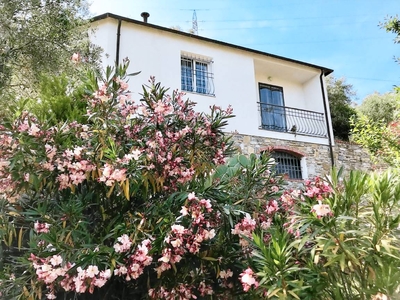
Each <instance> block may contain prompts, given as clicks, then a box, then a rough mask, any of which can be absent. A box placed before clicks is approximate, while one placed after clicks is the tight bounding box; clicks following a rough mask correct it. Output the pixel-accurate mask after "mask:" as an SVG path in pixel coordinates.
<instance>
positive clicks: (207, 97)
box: [92, 13, 334, 179]
mask: <svg viewBox="0 0 400 300" xmlns="http://www.w3.org/2000/svg"><path fill="white" fill-rule="evenodd" d="M142 15H143V14H142ZM92 26H93V27H94V28H95V32H94V33H93V34H92V41H93V43H95V44H97V45H99V46H101V47H102V48H103V50H104V54H105V55H104V57H103V64H104V65H114V64H115V62H121V61H122V59H123V58H125V57H128V58H129V59H130V62H131V63H130V71H132V72H135V71H141V73H140V75H138V76H135V77H134V78H132V79H131V80H132V81H133V82H134V83H135V84H133V85H132V84H131V85H130V86H131V87H132V86H137V88H138V90H137V91H135V90H134V89H133V92H134V95H133V97H135V96H138V95H137V94H136V95H135V93H140V90H139V88H140V87H141V83H146V82H147V81H148V79H149V77H150V76H155V77H156V80H157V81H160V82H161V83H162V85H163V86H166V87H170V88H171V89H181V90H183V91H186V93H187V96H188V98H190V99H191V100H193V101H195V102H197V109H199V110H202V111H209V107H210V105H213V104H216V105H218V106H221V107H227V106H228V105H231V106H232V107H233V110H234V114H235V115H236V117H235V118H233V119H231V120H230V121H229V125H228V126H227V128H226V129H227V132H229V133H232V135H233V138H234V140H235V142H236V143H237V145H238V147H240V148H241V149H242V151H243V152H245V153H252V152H254V153H260V152H262V151H265V150H267V149H268V150H272V151H273V155H274V156H275V158H276V160H277V162H278V163H279V164H278V170H279V171H280V172H282V173H287V174H288V175H289V177H290V178H291V179H304V178H307V177H309V176H314V175H320V174H324V173H326V172H328V171H329V169H330V167H331V166H332V164H333V162H334V156H333V151H332V147H333V143H334V142H333V133H332V125H331V119H330V112H329V105H328V99H327V93H326V88H325V80H324V79H325V76H327V75H328V74H330V73H331V72H333V70H331V69H328V68H325V67H322V66H318V65H313V64H309V63H306V62H302V61H297V60H293V59H289V58H285V57H281V56H277V55H273V54H270V53H265V52H261V51H257V50H253V49H249V48H245V47H241V46H237V45H233V44H228V43H225V42H221V41H217V40H213V39H209V38H205V37H202V36H198V35H193V34H189V33H185V32H181V31H177V30H173V29H170V28H165V27H161V26H157V25H154V24H151V23H148V22H147V17H146V20H143V21H138V20H133V19H129V18H125V17H122V16H118V15H114V14H110V13H106V14H103V15H99V16H97V17H95V18H94V19H93V20H92ZM136 83H137V84H136ZM131 90H132V88H131ZM138 97H139V96H138Z"/></svg>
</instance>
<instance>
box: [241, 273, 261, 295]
mask: <svg viewBox="0 0 400 300" xmlns="http://www.w3.org/2000/svg"><path fill="white" fill-rule="evenodd" d="M253 276H254V272H253V270H252V269H250V268H247V269H246V270H245V271H244V272H243V273H241V274H240V281H241V282H242V286H243V290H244V291H245V292H247V291H248V290H249V289H250V288H251V286H252V285H254V287H255V288H257V287H258V284H259V283H258V281H257V280H256V279H255V278H254V277H253Z"/></svg>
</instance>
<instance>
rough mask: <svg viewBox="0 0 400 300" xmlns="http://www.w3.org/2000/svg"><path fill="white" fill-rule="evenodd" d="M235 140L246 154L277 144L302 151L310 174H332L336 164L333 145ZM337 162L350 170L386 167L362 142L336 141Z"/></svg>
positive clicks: (241, 137)
mask: <svg viewBox="0 0 400 300" xmlns="http://www.w3.org/2000/svg"><path fill="white" fill-rule="evenodd" d="M232 140H233V142H234V144H235V145H236V146H237V147H238V149H239V151H240V152H241V153H243V154H251V153H257V154H258V153H261V152H262V151H265V150H268V149H273V148H277V149H280V150H287V151H291V152H294V153H298V154H302V155H303V156H304V157H305V159H306V165H307V172H308V177H314V176H317V175H319V176H323V175H326V174H329V173H330V171H331V168H332V164H331V157H330V152H329V146H327V145H320V144H314V143H304V142H298V141H286V140H278V139H271V138H264V137H258V136H249V135H241V134H232ZM333 153H334V155H333V156H334V160H335V166H336V167H337V168H340V167H343V168H344V170H345V172H348V171H350V170H362V171H370V170H375V169H384V168H385V166H384V165H376V164H375V163H374V162H373V161H372V160H371V158H370V155H369V154H368V153H367V151H366V150H364V149H363V148H361V146H359V145H357V144H354V143H348V142H342V141H335V146H333Z"/></svg>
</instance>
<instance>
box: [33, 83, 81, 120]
mask: <svg viewBox="0 0 400 300" xmlns="http://www.w3.org/2000/svg"><path fill="white" fill-rule="evenodd" d="M39 85H40V87H39V88H40V90H39V95H38V98H36V99H30V100H28V103H27V104H26V106H27V109H29V110H30V111H31V112H32V113H33V114H35V115H36V116H37V117H38V119H39V120H40V121H42V122H44V121H47V122H49V124H50V125H56V124H58V123H59V122H65V121H67V120H71V121H72V120H75V121H77V122H79V123H82V122H84V120H85V118H86V117H84V115H85V114H86V103H85V102H84V101H83V100H82V99H83V96H84V93H85V91H84V88H83V87H76V88H73V87H72V86H71V81H70V79H69V78H68V77H67V75H60V76H52V77H50V76H42V78H41V79H40V82H39ZM38 99H39V100H38Z"/></svg>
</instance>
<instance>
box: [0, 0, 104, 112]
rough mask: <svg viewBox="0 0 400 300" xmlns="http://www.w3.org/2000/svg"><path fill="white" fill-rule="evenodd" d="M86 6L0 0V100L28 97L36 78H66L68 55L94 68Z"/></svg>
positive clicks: (82, 1) (73, 1)
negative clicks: (74, 54) (60, 76)
mask: <svg viewBox="0 0 400 300" xmlns="http://www.w3.org/2000/svg"><path fill="white" fill-rule="evenodd" d="M87 6H88V5H87V2H86V0H62V1H53V0H50V1H49V0H39V1H38V0H23V1H22V0H8V1H1V3H0V31H1V35H0V45H1V47H0V95H2V98H3V96H4V95H9V94H11V96H15V97H17V98H20V97H31V96H32V94H34V93H35V92H36V91H37V87H38V86H37V84H38V82H39V80H40V78H41V76H42V75H47V76H53V75H60V74H61V73H63V72H67V73H68V74H69V76H72V75H73V74H74V73H75V71H74V67H73V65H72V64H71V63H70V59H71V56H72V54H73V53H74V52H78V53H80V55H81V57H84V58H85V64H89V65H96V64H97V59H98V49H97V47H94V46H93V45H91V44H90V42H89V38H88V26H87V22H88V21H87V17H88V9H87ZM35 96H36V95H35ZM4 103H6V102H4ZM4 103H2V104H4Z"/></svg>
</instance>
